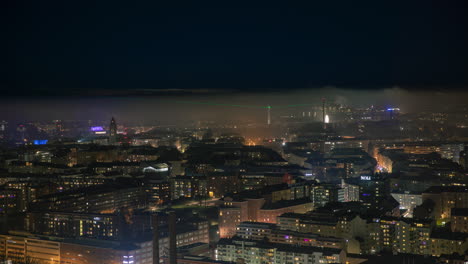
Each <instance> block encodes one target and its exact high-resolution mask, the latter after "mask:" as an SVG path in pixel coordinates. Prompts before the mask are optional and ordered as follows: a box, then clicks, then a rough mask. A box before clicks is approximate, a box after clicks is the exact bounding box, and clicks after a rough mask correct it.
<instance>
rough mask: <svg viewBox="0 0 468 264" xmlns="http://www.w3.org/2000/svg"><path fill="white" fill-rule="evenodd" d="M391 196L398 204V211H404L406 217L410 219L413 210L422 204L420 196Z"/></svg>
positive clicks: (395, 194)
mask: <svg viewBox="0 0 468 264" xmlns="http://www.w3.org/2000/svg"><path fill="white" fill-rule="evenodd" d="M391 195H392V196H393V198H394V199H395V200H396V201H397V202H398V203H399V204H400V209H403V210H406V212H405V216H407V217H412V215H413V210H414V208H415V207H416V206H418V205H421V204H422V195H421V194H412V193H391Z"/></svg>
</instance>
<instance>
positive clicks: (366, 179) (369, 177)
mask: <svg viewBox="0 0 468 264" xmlns="http://www.w3.org/2000/svg"><path fill="white" fill-rule="evenodd" d="M361 180H363V181H370V180H371V176H361Z"/></svg>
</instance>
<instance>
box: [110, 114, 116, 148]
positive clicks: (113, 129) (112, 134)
mask: <svg viewBox="0 0 468 264" xmlns="http://www.w3.org/2000/svg"><path fill="white" fill-rule="evenodd" d="M115 143H117V123H115V119H114V117H112V119H111V122H110V126H109V145H115Z"/></svg>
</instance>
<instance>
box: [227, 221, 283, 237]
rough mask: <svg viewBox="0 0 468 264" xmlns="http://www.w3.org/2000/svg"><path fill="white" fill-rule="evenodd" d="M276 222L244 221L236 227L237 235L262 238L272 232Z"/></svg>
mask: <svg viewBox="0 0 468 264" xmlns="http://www.w3.org/2000/svg"><path fill="white" fill-rule="evenodd" d="M275 226H276V225H275V224H270V223H260V222H242V223H240V224H239V225H238V226H237V228H236V236H238V237H240V238H245V239H253V240H262V239H264V238H265V237H268V236H269V235H270V234H271V230H272V229H274V228H275Z"/></svg>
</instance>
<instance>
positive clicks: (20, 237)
mask: <svg viewBox="0 0 468 264" xmlns="http://www.w3.org/2000/svg"><path fill="white" fill-rule="evenodd" d="M176 227H177V228H176V232H177V233H176V236H175V237H176V246H177V247H178V248H179V247H184V246H188V245H192V244H201V243H204V244H206V243H209V234H208V231H209V224H208V221H205V220H203V219H197V218H191V219H187V222H183V223H177V224H176ZM159 231H160V234H159V245H160V247H159V249H160V252H159V253H160V256H161V258H164V257H167V256H168V250H167V249H168V248H169V230H168V228H167V225H163V226H161V228H159ZM151 233H152V232H151V231H148V230H147V232H146V233H144V234H142V235H141V236H138V237H137V238H136V239H127V240H114V239H111V240H109V239H89V238H79V239H74V238H72V237H70V236H68V237H57V236H45V235H37V234H31V233H26V232H11V234H9V235H0V257H4V258H5V259H6V260H18V261H24V260H26V259H27V260H31V261H33V263H34V261H37V262H39V263H43V262H42V261H44V263H54V264H90V263H93V264H98V263H99V264H117V263H118V264H152V263H153V259H152V256H153V254H152V253H153V244H152V239H151V237H152V234H151Z"/></svg>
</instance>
